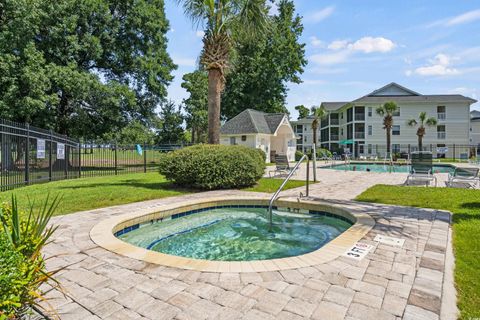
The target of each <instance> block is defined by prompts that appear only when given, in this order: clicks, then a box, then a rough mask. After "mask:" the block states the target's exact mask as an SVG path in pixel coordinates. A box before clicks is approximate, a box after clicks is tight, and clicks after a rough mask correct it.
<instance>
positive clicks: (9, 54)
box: [0, 0, 175, 138]
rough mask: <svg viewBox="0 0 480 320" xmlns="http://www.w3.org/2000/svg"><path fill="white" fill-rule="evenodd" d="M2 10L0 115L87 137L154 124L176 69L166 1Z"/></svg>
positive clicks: (23, 3) (67, 1)
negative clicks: (132, 123)
mask: <svg viewBox="0 0 480 320" xmlns="http://www.w3.org/2000/svg"><path fill="white" fill-rule="evenodd" d="M0 6H1V7H0V20H1V21H0V116H2V117H5V118H8V119H11V120H15V121H21V122H23V121H25V122H29V123H32V124H34V125H38V126H42V127H46V128H52V129H55V130H56V131H59V132H60V133H65V134H70V135H74V136H86V137H87V138H92V137H96V136H101V135H103V134H105V133H106V132H109V131H115V130H118V129H119V128H121V127H123V126H125V125H126V124H127V123H128V122H129V121H131V120H132V119H138V120H141V121H144V122H148V121H149V120H150V119H152V118H153V116H154V110H155V108H156V106H157V105H158V103H160V102H161V101H162V100H163V99H164V98H165V97H166V95H167V92H166V86H167V85H168V84H169V82H170V81H171V80H172V75H171V71H172V70H173V69H174V68H175V65H174V64H173V62H172V60H171V59H170V57H169V55H168V53H167V51H166V46H167V39H166V36H165V34H166V32H167V31H168V29H169V25H168V21H167V20H166V17H165V13H164V1H163V0H125V1H118V0H91V1H75V0H58V1H43V0H28V1H27V0H4V1H2V4H1V5H0ZM92 123H94V124H95V125H94V126H92Z"/></svg>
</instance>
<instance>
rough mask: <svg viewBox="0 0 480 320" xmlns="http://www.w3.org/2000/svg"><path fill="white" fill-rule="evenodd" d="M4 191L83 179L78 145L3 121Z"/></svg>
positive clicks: (1, 166)
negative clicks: (48, 182)
mask: <svg viewBox="0 0 480 320" xmlns="http://www.w3.org/2000/svg"><path fill="white" fill-rule="evenodd" d="M0 140H1V147H0V159H1V161H0V162H1V163H0V169H1V173H0V188H1V190H2V191H3V190H8V189H12V188H15V187H18V186H23V185H28V184H33V183H40V182H47V181H53V180H61V179H72V178H77V177H79V176H80V171H81V166H80V153H79V143H78V141H75V140H72V139H70V138H68V137H66V136H63V135H60V134H57V133H55V132H53V131H49V130H44V129H40V128H36V127H32V126H29V125H28V124H22V123H16V122H12V121H7V120H1V119H0Z"/></svg>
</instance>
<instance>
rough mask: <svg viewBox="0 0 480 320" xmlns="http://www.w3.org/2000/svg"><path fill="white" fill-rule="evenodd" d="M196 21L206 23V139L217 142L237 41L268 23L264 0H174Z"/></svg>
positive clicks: (252, 35)
mask: <svg viewBox="0 0 480 320" xmlns="http://www.w3.org/2000/svg"><path fill="white" fill-rule="evenodd" d="M177 2H178V3H180V4H182V5H183V9H184V11H185V14H186V15H187V16H188V17H190V18H191V20H192V21H193V22H194V23H195V24H203V25H204V26H205V35H204V37H203V50H202V53H201V56H200V62H201V63H202V65H203V66H204V67H205V70H206V71H207V72H208V142H209V143H212V144H218V143H219V142H220V108H221V93H222V91H223V89H224V87H225V75H226V72H227V71H228V69H229V68H230V66H231V63H230V62H231V61H230V60H231V56H232V50H233V48H234V44H235V42H236V41H238V40H240V39H245V38H251V39H254V38H255V37H256V35H258V34H260V33H263V32H264V31H265V30H266V29H267V26H268V11H267V7H266V6H265V0H177Z"/></svg>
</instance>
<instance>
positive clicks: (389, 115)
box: [375, 101, 398, 155]
mask: <svg viewBox="0 0 480 320" xmlns="http://www.w3.org/2000/svg"><path fill="white" fill-rule="evenodd" d="M397 109H398V107H397V104H396V103H395V102H394V101H388V102H385V103H384V104H383V105H381V106H379V107H378V108H377V109H376V110H375V111H376V113H377V114H378V115H379V116H381V117H383V129H385V133H386V137H387V154H388V155H389V154H390V148H391V144H392V143H391V140H392V127H393V114H394V113H395V111H396V110H397Z"/></svg>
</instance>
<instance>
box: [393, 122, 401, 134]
mask: <svg viewBox="0 0 480 320" xmlns="http://www.w3.org/2000/svg"><path fill="white" fill-rule="evenodd" d="M399 135H400V126H399V125H394V126H392V136H399Z"/></svg>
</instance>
